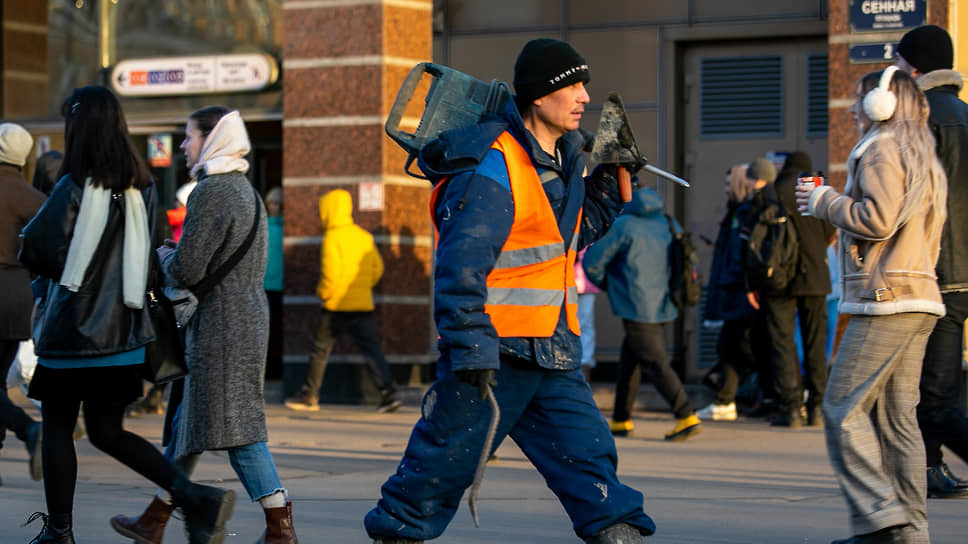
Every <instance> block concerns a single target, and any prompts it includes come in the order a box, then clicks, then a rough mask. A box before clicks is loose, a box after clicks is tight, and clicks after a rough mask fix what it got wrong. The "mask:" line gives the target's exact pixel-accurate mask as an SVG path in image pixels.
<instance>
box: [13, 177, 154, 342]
mask: <svg viewBox="0 0 968 544" xmlns="http://www.w3.org/2000/svg"><path fill="white" fill-rule="evenodd" d="M83 192H84V190H83V187H81V186H80V185H78V184H77V183H75V182H74V180H73V178H72V177H71V176H70V174H68V175H66V176H64V177H63V178H61V180H60V181H59V182H58V183H57V185H56V186H55V187H54V190H53V192H52V193H51V195H50V198H48V200H47V202H46V203H45V204H44V206H43V207H42V208H41V209H40V211H38V212H37V215H36V216H34V218H33V219H32V220H31V221H30V223H28V224H27V226H26V227H24V232H23V234H24V241H23V248H22V249H21V251H20V260H21V262H23V263H24V265H25V266H26V267H27V268H29V269H30V271H31V272H33V273H34V274H36V275H38V276H42V277H46V278H49V279H50V280H51V281H50V282H48V283H49V286H48V288H47V291H46V296H45V297H44V299H43V300H42V301H41V302H40V303H39V304H38V306H37V309H36V311H37V313H38V317H37V318H35V320H34V343H35V351H36V353H37V355H40V356H42V357H55V358H56V357H76V356H86V357H94V356H100V355H111V354H114V353H122V352H125V351H130V350H132V349H136V348H138V347H140V346H143V345H144V344H146V343H148V342H149V341H151V340H153V339H154V336H155V334H154V329H153V328H152V327H151V322H150V320H149V319H148V314H147V311H148V309H147V306H145V307H144V308H142V309H141V310H134V309H131V308H128V307H126V306H125V305H124V299H123V294H122V289H121V285H122V274H123V271H122V270H123V262H122V241H123V238H124V198H121V195H120V194H116V195H113V198H112V199H111V205H110V208H109V211H108V219H107V225H106V226H105V228H104V235H103V236H102V238H101V242H100V243H99V244H98V247H97V249H96V250H95V253H94V257H93V258H92V260H91V264H90V266H89V267H88V269H87V272H86V273H85V275H84V282H83V284H82V285H81V288H80V290H79V291H78V292H76V293H74V292H71V291H69V290H67V289H66V288H65V287H63V286H62V285H60V283H59V281H60V277H61V274H62V272H63V270H64V264H65V262H66V260H67V251H68V248H69V247H70V243H71V238H72V237H73V233H74V223H75V221H76V220H77V214H78V211H79V209H80V205H81V197H82V195H83ZM155 194H156V193H155V188H154V185H150V186H149V187H148V188H147V189H145V190H143V191H142V197H143V198H144V200H145V209H146V211H147V214H148V218H149V221H148V223H149V229H150V232H151V241H152V242H154V239H155V231H156V228H155V221H154V218H155V217H156V206H157V203H156V197H155ZM153 247H154V245H153V244H152V248H153Z"/></svg>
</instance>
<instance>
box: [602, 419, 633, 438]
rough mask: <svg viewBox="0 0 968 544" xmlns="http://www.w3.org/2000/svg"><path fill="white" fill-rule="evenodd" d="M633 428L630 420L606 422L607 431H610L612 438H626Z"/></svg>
mask: <svg viewBox="0 0 968 544" xmlns="http://www.w3.org/2000/svg"><path fill="white" fill-rule="evenodd" d="M634 428H635V425H633V424H632V420H631V419H626V420H625V421H615V420H614V419H610V420H608V430H610V431H612V436H628V435H630V434H632V429H634Z"/></svg>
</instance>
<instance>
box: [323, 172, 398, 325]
mask: <svg viewBox="0 0 968 544" xmlns="http://www.w3.org/2000/svg"><path fill="white" fill-rule="evenodd" d="M319 218H320V220H322V222H323V244H322V249H321V251H320V256H321V258H322V263H321V266H320V271H321V273H320V278H319V284H318V285H317V286H316V294H317V295H318V296H319V298H321V299H323V307H325V308H326V309H327V310H330V311H333V312H370V311H373V292H372V290H373V286H374V285H376V283H377V282H378V281H380V277H381V276H383V259H381V258H380V253H379V252H378V251H377V250H376V246H374V244H373V236H371V235H370V233H369V232H366V231H365V230H363V229H362V228H360V227H359V226H357V225H356V224H354V223H353V199H352V197H350V194H349V193H348V192H346V191H344V190H342V189H336V190H333V191H330V192H328V193H326V194H325V195H323V196H322V197H321V198H320V199H319Z"/></svg>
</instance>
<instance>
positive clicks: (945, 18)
mask: <svg viewBox="0 0 968 544" xmlns="http://www.w3.org/2000/svg"><path fill="white" fill-rule="evenodd" d="M927 8H928V16H927V19H928V20H927V22H926V23H925V24H932V25H938V26H940V27H943V28H946V29H948V31H949V32H951V30H952V29H951V27H950V26H949V0H928V2H927ZM849 19H850V6H849V1H848V0H830V2H829V23H830V27H829V28H830V30H829V34H828V40H829V41H830V49H829V51H830V53H829V54H830V67H829V82H828V86H829V93H830V98H829V108H830V127H829V131H828V137H827V141H828V142H829V143H828V146H829V150H830V153H829V162H830V167H829V168H830V172H829V174H828V176H829V177H828V181H829V183H830V184H831V185H833V186H834V187H836V188H837V189H838V190H842V189H843V187H844V184H845V183H846V182H847V169H846V162H847V155H848V154H849V153H850V150H851V149H852V148H853V147H854V144H855V143H857V129H856V127H855V125H854V121H853V119H852V118H851V116H850V114H848V113H847V108H849V107H850V106H851V104H853V103H854V102H855V101H856V91H857V82H858V81H860V78H861V77H863V76H864V75H865V74H868V73H870V72H875V71H878V70H883V69H884V68H885V67H887V66H889V65H891V64H893V61H890V62H887V61H885V62H881V63H873V64H851V63H850V61H849V57H848V52H849V49H850V46H851V45H854V44H860V43H865V42H867V43H872V42H883V43H887V42H897V41H898V40H900V39H901V36H903V35H904V33H905V32H906V30H902V31H899V32H876V33H870V32H863V33H861V32H852V31H851V29H850V20H849ZM952 35H954V33H952Z"/></svg>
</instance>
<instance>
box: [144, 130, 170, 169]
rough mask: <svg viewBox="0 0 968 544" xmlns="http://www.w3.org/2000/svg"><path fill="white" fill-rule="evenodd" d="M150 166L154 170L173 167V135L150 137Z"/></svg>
mask: <svg viewBox="0 0 968 544" xmlns="http://www.w3.org/2000/svg"><path fill="white" fill-rule="evenodd" d="M148 166H152V167H154V168H168V167H169V166H171V134H152V135H150V136H148Z"/></svg>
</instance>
